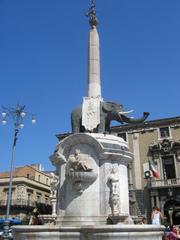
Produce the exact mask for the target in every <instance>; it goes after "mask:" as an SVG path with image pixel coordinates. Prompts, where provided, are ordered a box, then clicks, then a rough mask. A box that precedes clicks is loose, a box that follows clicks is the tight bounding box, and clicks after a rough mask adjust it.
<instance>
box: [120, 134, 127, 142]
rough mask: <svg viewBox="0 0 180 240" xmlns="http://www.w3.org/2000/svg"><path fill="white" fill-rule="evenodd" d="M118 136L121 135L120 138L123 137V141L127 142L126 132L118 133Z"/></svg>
mask: <svg viewBox="0 0 180 240" xmlns="http://www.w3.org/2000/svg"><path fill="white" fill-rule="evenodd" d="M118 137H121V138H122V139H124V141H126V142H127V134H126V133H118Z"/></svg>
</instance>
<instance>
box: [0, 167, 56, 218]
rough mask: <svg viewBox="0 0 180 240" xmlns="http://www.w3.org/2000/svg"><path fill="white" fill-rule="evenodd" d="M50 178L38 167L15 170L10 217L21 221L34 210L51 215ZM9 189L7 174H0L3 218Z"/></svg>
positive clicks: (1, 214)
mask: <svg viewBox="0 0 180 240" xmlns="http://www.w3.org/2000/svg"><path fill="white" fill-rule="evenodd" d="M50 181H51V176H50V174H48V173H45V172H43V171H41V169H40V166H39V165H31V166H23V167H18V168H16V169H15V171H14V173H13V182H12V198H11V208H10V216H11V217H16V218H17V217H18V218H20V219H23V218H25V217H28V216H29V215H30V214H31V213H32V211H33V209H34V208H38V209H39V211H40V213H41V214H51V211H52V210H51V203H50ZM8 189H9V173H8V172H1V173H0V217H2V218H3V217H5V215H6V206H7V199H8Z"/></svg>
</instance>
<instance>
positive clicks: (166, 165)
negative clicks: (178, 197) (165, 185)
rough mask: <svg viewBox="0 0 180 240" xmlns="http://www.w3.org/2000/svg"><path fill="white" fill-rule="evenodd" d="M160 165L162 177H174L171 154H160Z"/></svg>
mask: <svg viewBox="0 0 180 240" xmlns="http://www.w3.org/2000/svg"><path fill="white" fill-rule="evenodd" d="M162 165H163V171H164V179H172V178H176V171H175V165H174V157H173V156H172V155H168V156H162Z"/></svg>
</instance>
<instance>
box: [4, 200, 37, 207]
mask: <svg viewBox="0 0 180 240" xmlns="http://www.w3.org/2000/svg"><path fill="white" fill-rule="evenodd" d="M6 205H7V200H0V206H6ZM11 206H29V207H35V206H36V202H35V201H30V200H24V199H12V200H11Z"/></svg>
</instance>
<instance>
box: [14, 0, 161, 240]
mask: <svg viewBox="0 0 180 240" xmlns="http://www.w3.org/2000/svg"><path fill="white" fill-rule="evenodd" d="M87 16H88V17H89V23H90V31H89V54H88V63H89V77H88V93H87V96H86V97H84V98H83V103H82V105H81V106H79V107H78V108H76V109H74V110H73V112H72V115H71V119H72V134H71V135H69V136H68V137H66V138H64V139H63V140H62V141H61V142H59V143H58V145H57V146H56V149H55V151H54V153H53V155H52V156H51V162H52V164H53V165H54V166H55V167H56V175H57V176H59V180H58V183H59V185H58V188H57V206H56V211H57V218H56V225H55V226H48V225H44V226H18V227H14V239H16V240H27V239H29V240H35V239H38V240H39V239H40V240H41V239H49V238H50V239H51V240H57V239H62V240H65V239H66V240H89V239H94V240H96V239H98V240H101V239H102V240H106V239H108V240H114V239H121V240H127V239H128V240H129V239H130V240H135V239H138V240H139V239H142V240H145V239H146V240H148V239H151V240H161V239H162V235H163V230H164V228H163V226H153V225H134V224H133V222H132V219H131V216H130V213H129V190H128V171H127V166H128V164H129V163H130V162H131V161H132V160H133V155H132V153H131V152H130V151H129V148H128V145H127V142H125V141H124V140H123V139H122V138H120V137H116V136H113V135H110V134H109V131H110V123H111V121H112V120H116V121H118V122H120V123H123V122H126V123H139V122H143V121H144V120H145V119H146V118H147V116H148V113H146V112H145V113H144V115H143V117H141V118H139V119H132V118H129V117H128V116H127V114H128V112H125V111H124V109H123V106H122V104H118V103H115V102H107V101H104V100H103V99H102V97H101V84H100V57H99V56H100V52H99V36H98V32H97V25H98V20H97V17H96V13H95V5H94V1H93V0H91V6H90V9H89V11H88V13H87ZM53 209H54V208H53ZM53 214H55V213H53Z"/></svg>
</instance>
